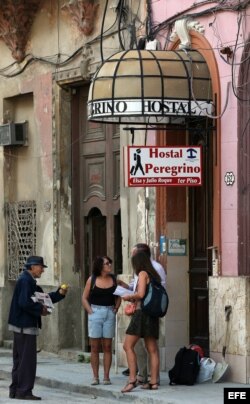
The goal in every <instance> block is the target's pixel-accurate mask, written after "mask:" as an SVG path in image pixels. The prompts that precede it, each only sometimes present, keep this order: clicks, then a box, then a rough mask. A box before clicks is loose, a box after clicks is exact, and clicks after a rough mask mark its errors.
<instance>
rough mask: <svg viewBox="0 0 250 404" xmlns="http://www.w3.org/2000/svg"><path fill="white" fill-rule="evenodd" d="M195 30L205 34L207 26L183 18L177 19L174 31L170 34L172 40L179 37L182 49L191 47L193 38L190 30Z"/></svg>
mask: <svg viewBox="0 0 250 404" xmlns="http://www.w3.org/2000/svg"><path fill="white" fill-rule="evenodd" d="M190 30H194V31H196V32H199V33H200V34H204V32H205V28H204V26H203V25H201V24H200V23H199V22H198V21H192V20H191V19H189V18H183V19H182V20H177V21H176V22H175V26H174V29H173V32H172V34H171V36H170V40H171V41H172V42H174V41H176V40H177V39H178V38H179V40H180V45H179V48H180V49H190V48H191V39H190V35H189V31H190Z"/></svg>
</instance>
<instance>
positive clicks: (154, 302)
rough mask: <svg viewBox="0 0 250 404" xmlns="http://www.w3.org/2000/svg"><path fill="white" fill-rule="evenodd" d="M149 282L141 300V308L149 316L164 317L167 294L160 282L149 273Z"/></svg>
mask: <svg viewBox="0 0 250 404" xmlns="http://www.w3.org/2000/svg"><path fill="white" fill-rule="evenodd" d="M148 275H149V276H150V282H149V284H148V285H147V290H146V293H145V296H144V298H143V299H142V301H141V309H142V311H143V312H145V313H147V314H148V315H149V316H151V317H164V316H165V315H166V313H167V310H168V303H169V299H168V294H167V291H166V289H165V288H164V287H163V286H162V284H161V283H159V282H157V281H156V280H155V279H154V278H153V277H152V276H151V275H150V274H149V273H148Z"/></svg>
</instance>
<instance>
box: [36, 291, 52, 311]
mask: <svg viewBox="0 0 250 404" xmlns="http://www.w3.org/2000/svg"><path fill="white" fill-rule="evenodd" d="M31 299H32V300H33V302H35V303H42V304H43V305H44V306H46V307H47V310H48V312H50V313H51V312H52V310H53V309H54V307H55V306H54V305H53V303H52V301H51V298H50V296H49V295H48V293H42V292H35V296H31Z"/></svg>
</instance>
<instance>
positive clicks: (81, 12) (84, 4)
mask: <svg viewBox="0 0 250 404" xmlns="http://www.w3.org/2000/svg"><path fill="white" fill-rule="evenodd" d="M98 7H99V4H94V0H69V1H68V2H67V3H65V4H64V5H63V6H62V7H61V9H62V10H63V11H68V12H69V13H70V15H71V17H72V20H73V21H74V22H76V24H77V26H78V28H79V29H80V31H81V32H83V33H84V35H90V34H91V33H92V31H93V29H94V20H95V15H96V12H97V9H98Z"/></svg>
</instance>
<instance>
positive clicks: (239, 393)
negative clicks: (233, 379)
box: [224, 387, 250, 404]
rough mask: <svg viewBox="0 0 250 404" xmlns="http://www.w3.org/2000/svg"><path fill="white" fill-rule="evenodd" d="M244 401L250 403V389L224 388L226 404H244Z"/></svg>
mask: <svg viewBox="0 0 250 404" xmlns="http://www.w3.org/2000/svg"><path fill="white" fill-rule="evenodd" d="M242 400H245V401H247V402H249V401H250V388H248V387H246V388H233V387H232V388H230V387H229V388H224V404H228V403H232V402H233V403H242ZM243 402H244V401H243Z"/></svg>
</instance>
